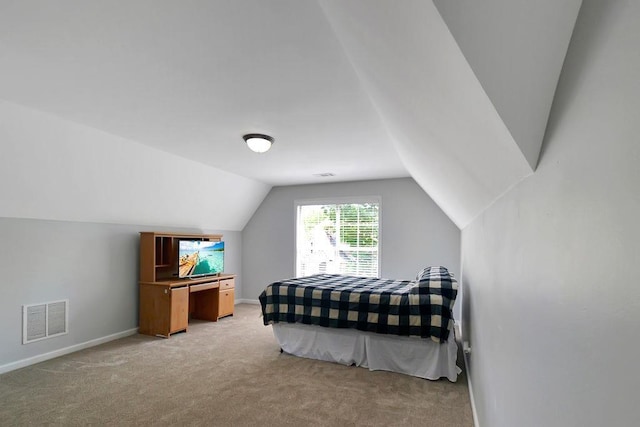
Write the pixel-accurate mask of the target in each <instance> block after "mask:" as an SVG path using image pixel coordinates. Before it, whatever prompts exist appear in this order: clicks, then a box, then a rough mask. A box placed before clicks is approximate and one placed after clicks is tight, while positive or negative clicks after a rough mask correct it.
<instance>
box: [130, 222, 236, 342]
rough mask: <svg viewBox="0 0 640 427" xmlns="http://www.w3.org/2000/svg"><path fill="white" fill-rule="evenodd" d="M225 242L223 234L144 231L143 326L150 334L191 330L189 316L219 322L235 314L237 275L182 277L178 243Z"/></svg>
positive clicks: (141, 310)
mask: <svg viewBox="0 0 640 427" xmlns="http://www.w3.org/2000/svg"><path fill="white" fill-rule="evenodd" d="M184 239H192V240H210V241H221V240H222V235H219V234H175V233H156V232H142V233H140V281H139V283H138V286H139V290H140V326H139V332H140V333H141V334H146V335H154V336H162V337H169V336H170V335H171V334H173V333H176V332H181V331H187V329H188V325H189V318H193V319H202V320H210V321H214V322H215V321H217V320H218V319H219V318H220V317H224V316H228V315H232V314H233V307H234V301H235V295H234V288H235V276H234V275H232V274H219V275H216V276H208V277H198V278H192V279H180V278H178V242H179V241H180V240H184Z"/></svg>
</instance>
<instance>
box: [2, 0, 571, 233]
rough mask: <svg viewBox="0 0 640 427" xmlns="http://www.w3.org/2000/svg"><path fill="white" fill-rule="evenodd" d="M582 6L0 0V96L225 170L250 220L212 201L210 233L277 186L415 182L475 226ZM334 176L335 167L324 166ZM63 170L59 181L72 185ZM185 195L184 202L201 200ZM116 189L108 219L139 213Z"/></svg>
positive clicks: (542, 118) (504, 175) (535, 144)
mask: <svg viewBox="0 0 640 427" xmlns="http://www.w3.org/2000/svg"><path fill="white" fill-rule="evenodd" d="M436 6H437V7H436ZM579 6H580V1H579V0H568V1H565V2H554V1H551V0H545V1H540V2H529V3H527V2H524V1H517V2H513V1H510V0H490V1H487V2H481V4H480V2H472V1H470V0H450V1H436V4H435V5H434V4H433V3H432V2H431V1H424V0H405V1H402V2H392V1H387V0H384V1H383V0H372V1H365V0H354V1H348V2H345V1H339V0H321V1H319V2H318V1H312V0H307V1H299V0H268V1H265V0H227V1H206V0H186V1H181V2H175V1H170V0H153V1H152V0H132V1H126V2H120V1H115V2H86V1H80V0H61V1H57V2H50V1H46V0H31V1H2V2H0V69H1V70H2V78H1V79H0V99H2V100H5V101H8V102H9V103H6V104H4V105H5V107H4V110H3V111H13V110H14V109H17V110H16V111H18V112H16V111H14V112H13V113H12V114H10V115H15V116H18V117H20V118H23V119H25V118H27V117H31V118H32V120H34V122H33V124H32V125H33V126H37V125H38V123H39V122H41V121H42V122H49V121H51V120H54V118H55V120H60V121H62V122H67V123H68V124H67V125H60V124H59V125H57V126H55V127H56V128H60V129H62V128H65V129H66V128H69V129H73V132H71V133H74V135H75V134H78V135H80V134H82V135H84V134H85V133H86V132H85V131H79V130H78V129H80V128H77V127H76V126H81V127H87V128H93V129H95V130H96V131H97V132H100V135H103V136H101V137H99V138H98V137H96V138H95V139H96V140H100V141H101V144H103V145H104V146H107V147H108V146H109V145H111V144H115V145H116V146H118V147H120V146H121V144H122V143H123V141H125V142H126V141H130V144H134V145H136V144H144V145H146V146H147V147H148V149H147V150H146V151H145V150H144V149H143V148H142V147H140V148H135V149H132V150H129V151H130V152H131V153H133V152H136V153H141V152H142V154H139V155H142V156H144V155H145V154H144V153H146V154H148V155H149V156H151V157H153V158H157V159H160V158H161V159H162V160H159V161H160V162H161V163H162V164H163V165H167V164H171V163H172V162H171V161H170V160H168V159H166V158H165V157H163V156H161V155H157V154H156V151H157V150H159V151H164V152H166V153H170V154H171V155H173V156H178V157H181V158H184V159H188V160H189V161H193V162H196V163H198V164H201V165H205V167H208V168H210V171H211V172H209V173H207V172H206V171H201V172H200V173H201V174H204V175H203V176H206V175H212V176H215V177H219V176H224V179H222V178H219V179H222V181H223V182H225V185H224V186H213V187H211V188H209V189H208V191H209V192H208V193H207V194H208V197H211V198H212V199H216V198H218V199H221V200H222V199H225V198H227V199H228V194H227V193H234V194H236V195H244V196H245V198H244V199H243V202H242V203H229V204H228V206H226V208H225V209H231V210H232V211H233V210H235V211H236V213H237V214H238V215H236V217H235V219H233V220H232V219H231V218H227V217H224V218H223V216H222V215H221V214H220V212H218V211H216V206H213V205H211V206H206V209H205V212H204V213H203V214H202V218H200V217H198V218H194V219H191V223H196V222H197V223H198V224H199V225H202V226H203V227H210V228H228V229H241V228H242V227H243V224H244V222H246V219H248V218H247V215H249V216H250V213H251V212H253V210H255V208H256V207H257V205H258V204H259V203H260V202H261V200H262V198H263V197H264V194H266V191H267V190H268V188H269V187H270V186H272V185H290V184H304V183H314V182H327V181H334V182H335V181H351V180H361V179H378V178H391V177H403V176H409V175H411V176H413V177H414V179H415V180H416V181H417V182H418V183H419V184H420V185H421V187H422V188H423V189H424V190H425V191H426V192H427V193H429V195H430V196H431V197H432V198H433V199H434V200H435V201H436V202H437V203H438V204H439V205H440V207H441V208H442V209H443V211H444V212H445V213H446V214H447V215H448V216H449V217H450V218H451V219H452V220H453V221H454V222H455V223H456V224H457V225H458V226H459V227H464V226H465V225H466V224H468V222H469V221H470V220H471V219H472V218H473V217H475V216H476V215H477V214H479V213H480V212H481V211H482V210H483V209H484V208H485V207H486V206H488V205H489V204H490V203H491V202H492V201H493V200H495V199H496V198H497V197H499V196H500V195H501V194H502V193H504V192H505V191H506V190H507V189H508V188H509V187H511V186H512V185H514V184H515V183H517V182H518V181H519V180H521V179H522V178H523V177H525V176H527V175H529V174H531V173H532V172H533V170H534V168H535V164H536V162H537V156H538V154H539V151H540V145H541V143H542V138H543V135H544V129H545V126H546V119H547V115H548V111H549V108H550V105H551V102H552V99H553V93H554V91H555V84H556V82H557V79H558V75H559V73H560V70H561V66H562V61H563V58H564V54H565V52H566V47H567V45H568V41H569V38H570V36H571V32H572V29H573V24H574V22H575V18H576V16H577V12H578V9H579ZM11 105H15V106H16V107H15V108H14V107H11ZM25 107H26V108H27V109H26V110H22V108H25ZM31 111H33V112H31ZM37 111H40V112H43V113H44V114H47V115H46V116H40V115H38V113H36V112H37ZM7 117H8V116H7ZM7 117H5V118H7ZM34 117H38V119H37V120H36V119H34ZM0 123H1V122H0ZM28 127H29V125H28V124H27V125H25V126H23V127H22V128H21V129H22V131H20V132H22V134H20V135H16V132H18V130H17V129H18V128H13V129H12V130H11V132H8V131H6V130H5V132H3V133H2V140H1V141H0V144H1V145H0V147H2V148H3V151H6V149H7V148H8V147H9V146H11V145H12V144H18V143H21V142H24V141H25V140H26V139H25V138H27V136H26V135H27V134H29V135H30V133H29V132H27V131H26V129H27V128H28ZM82 129H84V128H82ZM0 130H1V129H0ZM252 132H265V133H268V134H271V135H272V136H274V137H275V138H276V143H275V144H274V146H273V148H272V150H271V151H269V152H268V153H266V154H263V155H257V154H254V153H251V152H249V151H248V150H247V149H246V147H244V145H243V143H242V139H241V136H242V135H243V134H244V133H252ZM65 133H69V132H61V134H60V135H64V134H65ZM60 135H59V136H56V138H51V139H50V140H46V141H45V138H42V141H40V146H41V147H42V146H43V144H50V145H52V146H53V147H55V146H56V145H59V146H65V142H68V141H64V139H65V138H64V136H60ZM105 135H111V137H107V136H105ZM42 136H43V135H42V134H40V135H39V137H42ZM30 137H33V136H30ZM74 144H80V140H79V139H78V140H75V141H74ZM67 148H68V146H67ZM47 150H49V151H51V153H52V155H54V156H55V155H56V151H55V150H52V149H51V148H50V147H49V148H48V149H47ZM14 151H15V150H14ZM45 151H46V150H45ZM68 151H70V152H65V151H60V153H61V155H64V156H68V157H69V158H71V159H73V161H76V162H77V161H82V160H81V159H80V158H79V157H76V158H74V156H76V155H78V156H79V155H80V154H78V153H81V152H83V150H68ZM107 151H108V150H107ZM129 151H127V150H124V152H125V153H128V152H129ZM18 158H20V159H22V158H25V157H24V156H18ZM112 160H113V161H114V162H116V163H118V160H117V157H114V158H113V159H112ZM24 161H25V162H26V161H27V160H24ZM125 163H126V162H125ZM174 163H175V164H176V165H181V166H180V168H177V169H176V168H174V169H173V170H171V169H170V168H166V169H165V170H169V172H166V173H168V174H174V175H180V174H181V173H182V174H183V175H184V174H185V173H186V172H187V171H188V170H189V169H191V168H192V167H191V166H190V163H185V162H183V161H176V162H174ZM20 166H21V165H20V164H16V163H14V164H12V165H11V169H12V170H14V171H20V170H24V168H21V167H20ZM24 166H28V165H24ZM116 169H117V168H116ZM196 169H199V167H196ZM148 172H149V169H148V168H140V170H139V171H135V170H133V171H128V172H127V179H129V180H133V181H135V182H141V183H147V184H146V185H142V184H141V185H140V186H138V187H136V188H137V189H138V190H139V191H141V192H157V190H156V189H154V188H153V185H152V183H151V182H149V180H148V176H146V175H145V176H143V175H142V174H143V173H147V174H148ZM327 172H330V173H333V174H335V176H333V177H330V178H322V177H319V176H318V175H319V174H323V173H327ZM52 173H53V176H49V177H48V179H50V180H53V181H55V180H56V179H59V180H60V181H61V182H65V180H66V179H67V178H68V177H67V176H66V175H64V174H61V175H60V176H56V175H55V169H54V170H52ZM83 173H85V174H89V175H91V174H94V175H95V176H92V179H91V180H89V181H90V182H92V183H93V185H100V184H105V185H109V174H108V173H106V172H104V173H102V174H101V172H99V171H98V172H96V170H95V168H86V170H84V172H83ZM172 176H173V175H172ZM25 178H28V177H25ZM73 182H74V183H75V184H73V185H77V186H82V185H84V184H83V181H82V180H77V181H73ZM2 185H6V184H2ZM122 185H124V183H123V184H122ZM56 188H58V187H55V186H53V187H52V189H51V191H64V190H63V189H62V187H60V189H59V190H56ZM5 190H6V189H5ZM180 191H181V192H183V194H182V196H183V197H184V198H185V199H187V200H189V199H197V198H198V197H201V192H202V191H201V189H198V188H191V187H189V186H184V187H182V188H181V189H180ZM80 192H81V193H82V194H83V196H84V197H86V198H88V200H87V201H88V203H87V204H86V206H91V202H92V200H91V198H94V200H93V201H94V202H100V200H99V199H97V197H99V196H97V195H95V194H93V193H92V192H91V191H89V189H88V188H85V189H81V190H80ZM121 193H122V194H121ZM0 194H10V195H11V197H12V202H13V204H14V206H20V205H26V204H28V205H29V206H30V214H32V215H35V216H38V215H40V216H41V217H47V216H52V215H49V214H47V213H46V211H47V206H50V204H47V203H45V202H44V201H43V203H42V204H41V205H40V206H38V205H37V203H35V202H34V200H33V199H29V200H28V199H27V197H28V196H25V195H20V194H21V193H19V192H12V191H8V190H7V191H4V192H2V193H0ZM21 197H22V199H21ZM110 197H111V199H110V200H111V202H112V207H111V208H110V209H109V212H110V213H109V215H106V216H105V217H104V218H103V220H104V221H110V220H113V221H117V222H127V221H129V222H139V221H140V218H144V217H145V216H144V215H142V213H143V212H146V210H145V209H146V208H145V206H143V205H142V203H143V202H142V201H138V200H137V199H136V198H135V197H132V194H131V192H129V191H124V192H117V191H114V192H113V194H110ZM52 198H53V199H55V197H52ZM200 200H201V199H200ZM34 203H35V205H34ZM147 204H148V203H147ZM98 205H100V203H98ZM176 209H177V208H176ZM10 211H11V212H10V214H11V215H18V216H19V215H22V214H21V213H20V212H22V211H21V210H20V209H15V208H13V209H11V210H10ZM241 211H242V212H241ZM34 212H41V213H40V214H36V213H34ZM82 212H83V208H82V207H81V206H78V207H77V208H76V211H74V212H73V215H74V216H73V219H78V220H82V218H83V217H85V218H86V219H87V220H93V218H94V217H95V216H96V215H97V213H98V211H96V210H87V214H86V215H83V213H82ZM102 212H104V210H102ZM128 212H137V213H138V214H137V215H135V216H132V215H130V216H129V217H128V215H129V214H128ZM23 214H24V213H23ZM0 215H9V211H7V212H4V211H0ZM64 215H67V214H63V213H59V212H58V213H57V216H56V219H59V218H58V217H59V216H62V217H64ZM68 215H71V213H69V214H68ZM182 215H185V214H184V213H182ZM170 217H171V218H175V219H176V220H177V219H178V218H179V213H178V212H175V213H173V214H171V215H170ZM231 217H233V214H232V215H231ZM101 218H102V217H101ZM182 218H183V220H184V221H186V222H189V221H190V219H189V218H184V217H182ZM204 218H208V220H206V219H204ZM154 220H155V218H154ZM157 220H158V221H161V220H162V219H161V218H157ZM167 225H173V224H167ZM175 225H187V224H175Z"/></svg>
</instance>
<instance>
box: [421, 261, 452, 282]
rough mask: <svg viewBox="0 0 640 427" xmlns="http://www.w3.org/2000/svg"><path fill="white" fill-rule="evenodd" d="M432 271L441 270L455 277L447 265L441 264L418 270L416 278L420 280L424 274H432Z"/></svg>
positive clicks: (441, 272) (440, 271)
mask: <svg viewBox="0 0 640 427" xmlns="http://www.w3.org/2000/svg"><path fill="white" fill-rule="evenodd" d="M432 271H434V272H439V273H440V274H448V275H449V276H451V277H453V273H449V270H448V269H447V267H443V266H441V265H439V266H437V267H425V268H423V269H422V270H420V271H418V274H417V275H416V280H417V281H420V279H421V278H422V277H423V276H429V275H431V272H432Z"/></svg>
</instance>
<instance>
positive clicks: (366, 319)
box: [260, 267, 457, 342]
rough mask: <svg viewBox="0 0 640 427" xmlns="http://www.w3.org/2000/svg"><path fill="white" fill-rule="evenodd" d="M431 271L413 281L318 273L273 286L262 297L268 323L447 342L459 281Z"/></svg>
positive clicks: (436, 269)
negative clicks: (354, 330)
mask: <svg viewBox="0 0 640 427" xmlns="http://www.w3.org/2000/svg"><path fill="white" fill-rule="evenodd" d="M430 268H431V269H432V270H429V271H426V270H427V269H425V270H423V271H422V272H421V273H419V274H418V278H416V280H415V281H408V280H388V279H376V278H370V277H353V276H340V275H336V274H317V275H314V276H309V277H301V278H295V279H288V280H283V281H280V282H274V283H271V284H270V285H268V286H267V288H266V289H265V290H264V291H263V292H262V294H260V304H261V306H262V314H263V320H264V324H265V325H269V324H273V323H278V322H287V323H295V322H298V323H304V324H308V325H319V326H326V327H332V328H354V329H358V330H361V331H368V332H376V333H379V334H392V335H404V336H419V337H422V338H427V337H430V338H431V339H432V340H434V341H436V342H445V341H446V340H447V338H448V337H449V330H450V328H451V327H452V326H453V313H452V310H453V303H454V302H455V298H456V295H457V282H456V280H455V279H454V278H453V277H452V276H451V275H450V274H449V272H448V271H447V270H446V269H445V268H444V267H438V268H436V267H430ZM440 268H441V269H440Z"/></svg>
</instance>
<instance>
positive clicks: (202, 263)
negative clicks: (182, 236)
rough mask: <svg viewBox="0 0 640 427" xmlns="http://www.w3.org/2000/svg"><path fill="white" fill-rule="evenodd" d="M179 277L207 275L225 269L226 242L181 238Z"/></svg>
mask: <svg viewBox="0 0 640 427" xmlns="http://www.w3.org/2000/svg"><path fill="white" fill-rule="evenodd" d="M178 245H179V246H178V257H179V262H178V277H194V276H207V275H211V274H217V273H222V272H223V271H224V242H208V241H202V240H180V242H179V244H178Z"/></svg>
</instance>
